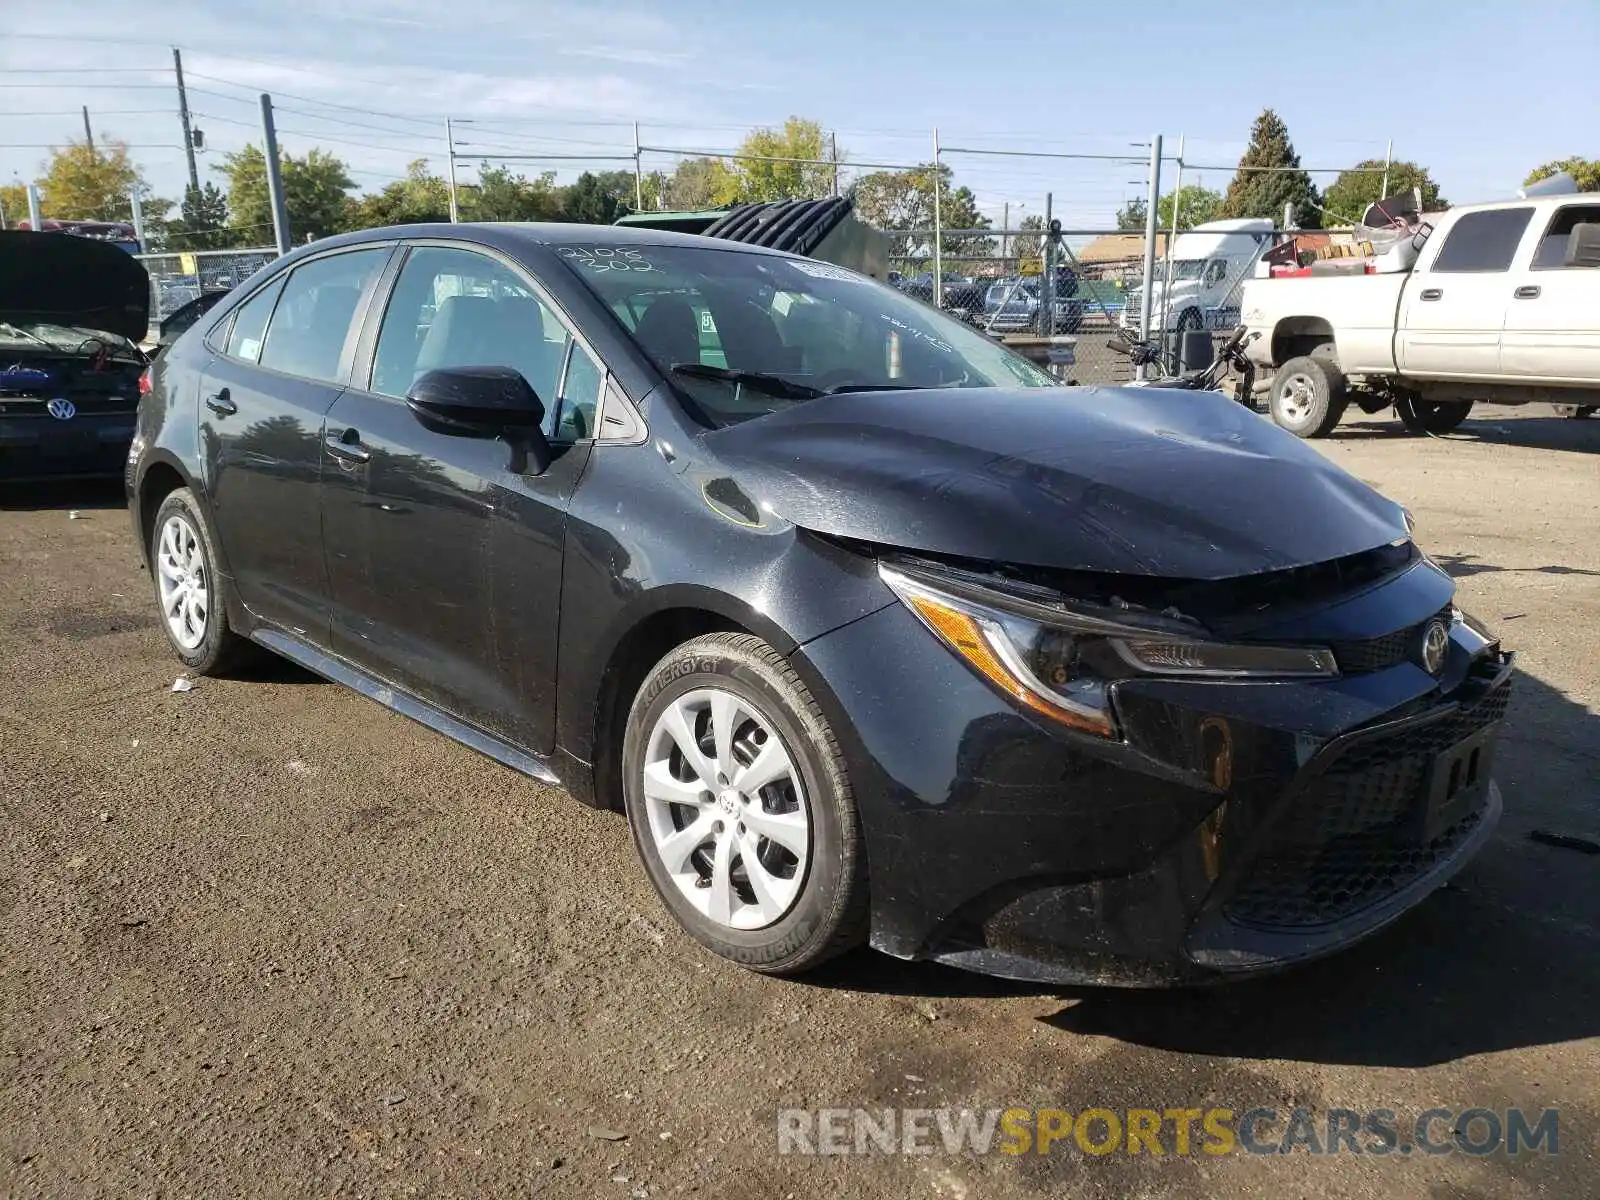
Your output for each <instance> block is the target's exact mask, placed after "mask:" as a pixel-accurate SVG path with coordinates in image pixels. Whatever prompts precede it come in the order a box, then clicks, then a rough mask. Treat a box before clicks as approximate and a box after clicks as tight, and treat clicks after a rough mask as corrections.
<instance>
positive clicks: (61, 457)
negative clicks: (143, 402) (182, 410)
mask: <svg viewBox="0 0 1600 1200" xmlns="http://www.w3.org/2000/svg"><path fill="white" fill-rule="evenodd" d="M134 421H135V415H134V413H133V412H131V411H130V412H126V413H79V414H78V415H77V416H76V417H74V418H72V419H71V420H67V421H58V420H56V419H55V418H53V417H50V416H48V415H46V414H45V413H43V412H39V413H27V414H23V415H10V414H7V415H0V482H5V483H30V482H35V481H40V480H50V479H115V478H119V477H120V476H121V475H122V473H123V468H124V466H125V465H126V463H127V459H128V447H129V445H130V444H131V443H132V441H133V427H134Z"/></svg>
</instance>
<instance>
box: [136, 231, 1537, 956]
mask: <svg viewBox="0 0 1600 1200" xmlns="http://www.w3.org/2000/svg"><path fill="white" fill-rule="evenodd" d="M1052 383H1053V381H1052V380H1051V379H1050V378H1049V377H1048V376H1046V375H1044V374H1042V373H1040V372H1039V371H1038V370H1036V369H1035V368H1034V367H1033V366H1031V365H1030V364H1029V363H1027V362H1026V361H1024V360H1023V359H1021V358H1018V357H1016V356H1014V355H1013V354H1011V353H1010V352H1008V351H1007V350H1005V349H1003V348H1002V347H1000V346H999V345H997V344H995V343H994V342H992V341H990V340H988V339H986V338H984V337H982V336H981V335H979V334H977V333H975V332H974V331H972V330H971V329H968V328H966V327H964V326H962V325H961V324H959V323H958V322H955V321H953V320H950V319H948V318H946V317H944V316H942V315H940V314H939V313H937V312H934V311H932V310H931V309H930V308H928V307H926V306H924V305H921V304H918V303H916V302H915V301H913V300H911V299H908V298H907V297H905V296H902V295H901V294H899V293H897V292H896V291H894V290H893V289H891V288H889V287H886V286H883V285H880V284H878V283H875V282H873V281H872V280H869V279H866V278H863V277H860V276H858V275H856V274H853V273H851V272H849V271H845V270H841V269H839V268H837V267H834V266H830V265H827V264H824V263H820V262H816V261H812V260H809V259H804V258H797V257H794V256H791V255H786V254H781V253H777V252H774V251H769V250H765V249H761V248H758V247H751V246H745V245H730V244H727V243H719V242H716V241H710V240H705V239H699V238H692V237H684V236H675V235H671V234H665V233H659V232H652V231H646V230H623V229H616V228H603V227H602V228H597V227H579V226H560V225H548V226H543V225H436V226H410V227H406V228H404V229H389V230H370V231H366V232H363V233H359V234H353V235H349V236H345V237H339V238H332V239H329V240H327V241H323V242H318V243H316V244H314V245H312V246H307V247H305V248H303V249H301V250H299V251H297V252H296V253H294V254H292V255H290V256H288V257H287V258H285V259H283V260H282V261H281V262H279V263H278V264H276V266H274V267H272V268H269V269H267V270H264V271H262V272H261V273H260V274H258V275H256V276H254V277H252V278H251V279H250V280H249V281H248V282H247V283H246V284H244V285H242V286H241V287H240V288H239V289H237V291H236V292H235V293H234V294H232V295H230V296H229V297H228V298H227V299H226V300H225V301H223V302H222V304H220V305H219V306H218V308H217V309H216V310H214V311H213V312H212V313H210V314H208V315H207V316H206V317H205V318H204V319H202V320H201V321H200V322H199V323H198V324H197V325H196V326H195V327H194V328H193V329H192V330H190V331H189V332H188V333H187V334H185V335H184V336H183V337H182V338H180V339H179V340H178V342H177V343H176V344H175V345H174V346H173V347H172V348H171V350H170V351H169V352H168V353H167V354H166V355H165V356H163V358H162V359H161V360H159V361H158V362H157V363H156V365H155V366H154V367H153V368H152V370H151V379H150V380H149V391H148V394H147V395H146V396H145V397H144V399H143V401H142V403H141V407H140V415H139V424H138V429H137V432H136V436H135V440H134V446H133V450H132V454H131V456H130V459H129V463H128V472H127V483H128V490H129V496H130V508H131V512H132V517H133V524H134V528H135V530H136V532H137V536H138V541H139V544H140V545H141V546H142V547H144V550H145V553H146V555H147V556H148V562H149V565H150V569H151V575H152V577H153V581H154V590H155V599H156V603H157V604H158V605H159V607H160V611H161V614H162V617H163V624H164V627H165V629H166V631H167V635H168V637H169V638H170V640H171V643H172V646H173V648H174V650H175V651H176V653H177V655H178V657H179V658H180V659H182V661H183V662H184V663H185V664H186V665H187V666H188V667H189V668H191V669H192V670H195V671H199V672H220V671H224V670H226V669H227V668H228V666H229V664H230V663H231V662H232V661H234V660H235V658H236V657H237V656H238V654H239V653H240V652H241V651H244V650H246V649H249V648H252V647H254V648H261V647H264V648H265V649H267V650H270V651H273V652H275V653H277V654H280V655H283V656H285V657H287V658H290V659H292V660H294V661H296V662H298V663H301V664H303V665H305V666H306V667H308V668H310V669H311V670H313V671H316V672H318V673H320V674H322V675H325V676H327V677H328V678H330V679H333V680H336V681H339V682H342V683H345V684H348V685H349V686H351V687H353V688H355V689H357V690H358V691H360V692H362V693H363V694H365V695H367V696H369V697H371V698H373V699H376V700H377V701H379V702H380V703H382V704H385V705H388V706H389V707H391V708H393V709H396V710H397V711H399V712H402V713H404V714H405V715H407V716H409V717H412V718H414V719H416V720H417V721H420V722H421V723H423V724H424V725H427V726H430V727H432V728H433V729H435V730H438V731H440V732H442V733H444V734H445V735H447V736H450V737H453V738H456V739H458V740H460V741H463V742H465V743H467V744H468V745H471V746H473V747H476V748H477V749H479V750H481V751H483V752H485V753H487V754H490V755H493V756H494V757H495V758H497V759H499V760H501V761H502V762H504V763H506V764H507V765H509V766H511V767H513V768H516V769H517V770H519V771H522V772H524V773H526V774H527V775H530V776H533V777H534V778H536V779H541V780H546V781H559V782H560V783H561V784H562V785H563V786H564V787H565V788H566V789H567V790H568V791H570V792H571V793H572V794H573V795H575V796H576V797H578V798H579V799H580V800H583V801H586V802H588V803H590V804H594V805H597V806H600V807H616V808H621V809H622V810H623V811H624V812H625V813H626V814H627V820H628V824H629V827H630V828H631V830H632V833H633V838H634V841H635V843H636V846H637V849H638V853H639V857H640V859H641V861H642V863H643V866H644V870H645V871H646V873H647V874H648V876H649V878H650V881H651V882H652V884H653V885H654V886H655V888H656V890H657V891H658V892H659V893H660V896H661V899H662V902H663V903H664V904H665V906H666V907H667V909H668V910H670V912H671V913H672V915H673V916H674V917H675V918H676V919H677V920H678V921H679V922H680V923H681V924H682V925H683V927H684V928H685V929H686V930H688V931H689V933H691V934H692V935H693V936H694V937H695V938H696V939H698V940H699V941H700V942H702V943H704V944H705V945H706V946H708V947H710V948H711V949H712V950H714V951H715V952H717V953H718V954H721V955H723V956H725V957H727V958H730V959H733V960H735V961H736V962H739V963H742V964H744V965H746V966H748V967H751V968H754V969H756V970H761V971H770V972H794V971H798V970H801V969H803V968H806V967H810V966H812V965H814V964H816V963H819V962H821V961H822V960H824V959H826V958H828V957H829V956H831V955H833V954H835V953H837V952H839V951H841V950H843V949H845V948H847V947H850V946H852V945H855V944H857V943H858V942H861V941H868V942H870V943H871V944H872V945H873V946H875V947H877V948H879V949H880V950H883V951H886V952H888V953H890V954H894V955H898V956H901V957H907V958H932V959H938V960H941V961H945V962H949V963H955V964H958V965H961V966H965V967H971V968H975V969H978V970H982V971H989V972H995V973H999V974H1005V975H1012V976H1018V977H1025V978H1037V979H1049V980H1078V981H1095V982H1114V983H1162V982H1181V981H1186V980H1194V979H1203V978H1217V977H1227V976H1230V975H1236V974H1242V973H1247V972H1251V971H1256V970H1263V969H1269V968H1273V967H1279V966H1283V965H1285V964H1289V963H1293V962H1297V961H1300V960H1304V959H1308V958H1312V957H1314V956H1317V955H1320V954H1324V953H1326V952H1328V951H1331V950H1334V949H1336V948H1338V947H1340V946H1343V945H1346V944H1348V943H1349V942H1351V941H1353V940H1354V939H1357V938H1359V937H1362V936H1364V935H1366V934H1369V933H1371V932H1373V931H1374V930H1376V929H1378V928H1380V927H1382V926H1384V925H1386V924H1387V923H1389V922H1391V921H1392V920H1394V919H1395V918H1396V917H1397V916H1399V915H1400V914H1401V913H1402V912H1403V911H1404V910H1406V909H1407V908H1409V907H1411V906H1412V905H1414V904H1416V903H1417V902H1418V901H1419V900H1421V899H1422V898H1423V897H1424V896H1425V895H1426V894H1427V893H1428V892H1429V891H1431V890H1432V889H1433V888H1435V887H1437V886H1438V885H1439V884H1440V883H1441V882H1442V881H1443V880H1444V879H1446V878H1447V877H1448V876H1450V875H1451V874H1452V873H1453V872H1454V871H1455V870H1457V868H1459V867H1460V866H1461V865H1462V864H1463V863H1464V862H1465V861H1467V859H1469V858H1470V857H1471V856H1472V855H1473V853H1474V852H1475V851H1477V850H1478V849H1479V847H1481V846H1482V845H1483V843H1484V842H1485V840H1486V839H1487V838H1488V837H1489V835H1490V832H1491V830H1492V829H1493V827H1494V825H1495V822H1496V820H1497V818H1498V817H1499V814H1500V805H1501V800H1500V795H1499V792H1498V790H1497V789H1496V787H1495V786H1494V784H1493V783H1492V782H1491V767H1492V761H1493V755H1494V748H1495V738H1496V735H1497V733H1498V731H1499V728H1500V721H1501V716H1502V714H1503V713H1504V711H1505V706H1506V699H1507V694H1508V686H1509V676H1510V674H1511V660H1510V657H1509V656H1508V655H1507V654H1505V653H1503V652H1502V651H1501V649H1500V647H1499V644H1498V643H1497V641H1496V640H1495V639H1494V638H1493V637H1492V636H1491V635H1490V634H1488V633H1487V632H1485V630H1484V629H1483V627H1482V626H1481V625H1479V624H1478V623H1477V622H1475V621H1474V620H1473V619H1472V618H1471V617H1469V616H1466V615H1465V614H1463V613H1462V612H1461V611H1460V610H1459V609H1458V608H1457V607H1456V606H1455V605H1454V603H1453V601H1452V595H1453V588H1452V584H1451V581H1450V579H1449V578H1448V577H1447V576H1446V575H1445V574H1444V573H1443V572H1442V571H1440V570H1439V569H1438V568H1437V567H1435V566H1434V565H1433V564H1432V563H1431V562H1430V561H1429V560H1428V559H1427V558H1426V557H1424V556H1423V554H1422V553H1421V552H1420V551H1419V550H1418V549H1417V547H1416V545H1415V544H1414V543H1413V541H1412V537H1411V529H1410V520H1409V518H1408V516H1407V514H1406V513H1405V511H1404V510H1403V509H1402V508H1401V507H1400V506H1399V505H1397V504H1395V503H1393V502H1391V501H1389V500H1386V499H1384V498H1383V497H1382V496H1380V495H1378V494H1377V493H1376V492H1374V491H1373V490H1372V489H1370V488H1368V487H1366V486H1365V485H1363V484H1362V483H1360V482H1358V481H1357V480H1355V479H1354V478H1352V477H1351V476H1349V475H1347V474H1346V473H1345V472H1343V471H1341V470H1339V469H1338V468H1337V467H1334V466H1332V465H1331V464H1329V463H1328V462H1327V461H1326V460H1325V459H1323V458H1322V457H1321V456H1320V455H1318V454H1317V452H1316V451H1315V450H1313V449H1311V448H1309V447H1307V446H1306V445H1304V444H1303V443H1301V442H1300V441H1299V440H1298V439H1296V438H1294V437H1293V436H1291V435H1289V434H1286V433H1284V432H1283V431H1282V430H1280V429H1277V428H1275V427H1273V426H1272V425H1271V424H1270V423H1268V422H1265V421H1262V420H1261V419H1260V418H1258V417H1256V416H1255V415H1253V414H1251V413H1250V412H1248V411H1246V410H1245V409H1243V408H1241V407H1240V406H1239V405H1237V404H1234V403H1232V402H1230V401H1228V400H1226V399H1224V398H1223V397H1221V396H1218V395H1210V394H1203V393H1200V394H1197V393H1191V392H1181V391H1168V390H1159V389H1129V390H1119V389H1114V388H1113V389H1094V388H1063V387H1057V386H1053V385H1052ZM506 902H507V904H515V903H517V900H516V899H515V897H508V898H507V901H506Z"/></svg>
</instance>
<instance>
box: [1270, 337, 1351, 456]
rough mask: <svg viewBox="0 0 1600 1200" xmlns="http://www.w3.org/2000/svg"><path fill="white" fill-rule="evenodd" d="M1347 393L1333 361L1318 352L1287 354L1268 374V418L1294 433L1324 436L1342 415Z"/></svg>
mask: <svg viewBox="0 0 1600 1200" xmlns="http://www.w3.org/2000/svg"><path fill="white" fill-rule="evenodd" d="M1349 403H1350V393H1349V391H1348V389H1347V388H1346V386H1345V380H1344V375H1343V374H1342V373H1341V372H1340V371H1339V368H1338V366H1337V364H1335V363H1334V362H1332V361H1331V360H1329V359H1328V358H1325V357H1322V356H1319V355H1301V356H1300V357H1299V358H1291V359H1290V360H1289V361H1288V362H1286V363H1284V364H1283V366H1281V367H1279V368H1278V373H1277V374H1276V375H1274V376H1273V377H1272V388H1271V391H1270V392H1269V393H1268V396H1267V405H1268V407H1269V409H1270V410H1271V412H1272V419H1273V420H1274V421H1276V422H1277V423H1278V424H1279V425H1281V426H1282V427H1283V428H1285V429H1287V430H1288V431H1289V432H1290V433H1292V434H1294V435H1295V436H1296V437H1303V438H1319V437H1326V436H1327V435H1328V434H1329V433H1331V432H1332V431H1333V427H1334V426H1335V425H1337V424H1338V423H1339V418H1340V417H1342V416H1344V410H1345V406H1346V405H1348V404H1349Z"/></svg>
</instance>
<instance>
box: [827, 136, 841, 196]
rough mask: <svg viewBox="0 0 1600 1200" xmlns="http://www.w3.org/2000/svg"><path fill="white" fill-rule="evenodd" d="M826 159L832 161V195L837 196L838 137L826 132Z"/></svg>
mask: <svg viewBox="0 0 1600 1200" xmlns="http://www.w3.org/2000/svg"><path fill="white" fill-rule="evenodd" d="M828 157H829V158H831V159H833V194H834V195H835V196H837V195H838V194H839V135H838V133H836V132H835V131H834V130H832V129H830V130H828Z"/></svg>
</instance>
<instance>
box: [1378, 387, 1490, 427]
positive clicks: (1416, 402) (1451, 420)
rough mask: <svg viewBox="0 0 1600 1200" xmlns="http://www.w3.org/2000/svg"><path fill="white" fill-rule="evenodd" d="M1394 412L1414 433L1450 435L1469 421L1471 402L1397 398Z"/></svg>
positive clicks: (1403, 396)
mask: <svg viewBox="0 0 1600 1200" xmlns="http://www.w3.org/2000/svg"><path fill="white" fill-rule="evenodd" d="M1394 411H1395V413H1396V415H1397V416H1399V418H1400V424H1402V425H1404V426H1405V427H1406V428H1407V429H1409V430H1410V431H1411V432H1412V433H1431V434H1439V433H1449V432H1450V431H1451V430H1452V429H1455V428H1456V426H1458V425H1460V424H1461V422H1463V421H1465V420H1466V419H1467V414H1468V413H1470V412H1471V411H1472V401H1471V400H1421V399H1418V398H1417V397H1416V396H1411V395H1404V394H1402V395H1399V396H1396V397H1395V401H1394Z"/></svg>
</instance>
